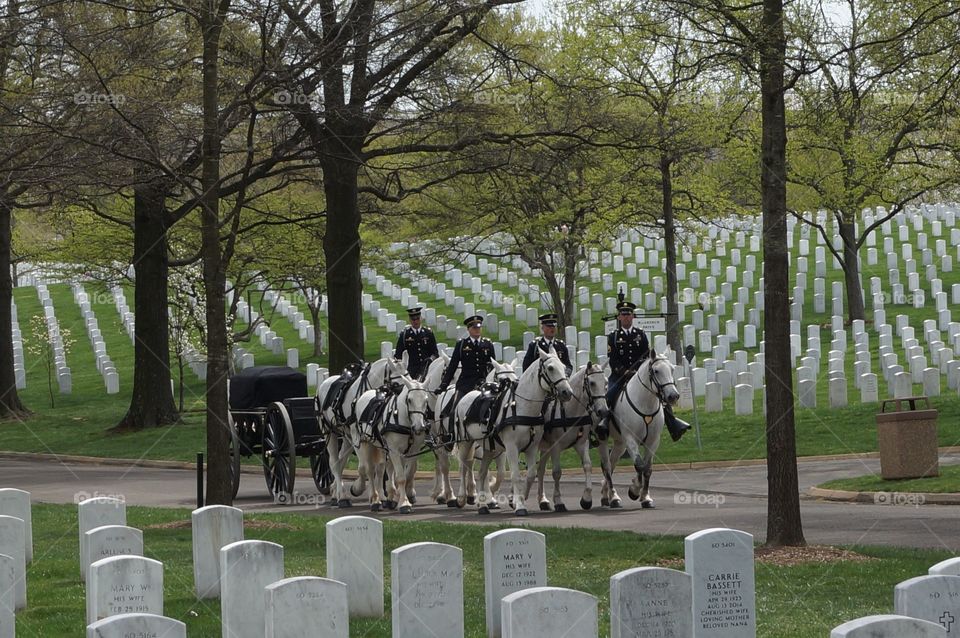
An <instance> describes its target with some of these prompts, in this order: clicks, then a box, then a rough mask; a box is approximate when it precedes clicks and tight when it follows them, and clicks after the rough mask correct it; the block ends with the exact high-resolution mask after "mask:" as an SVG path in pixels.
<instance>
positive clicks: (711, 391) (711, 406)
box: [704, 381, 723, 412]
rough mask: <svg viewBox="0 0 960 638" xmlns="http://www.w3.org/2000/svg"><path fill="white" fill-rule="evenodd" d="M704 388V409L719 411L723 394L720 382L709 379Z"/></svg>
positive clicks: (721, 406) (721, 408) (721, 407)
mask: <svg viewBox="0 0 960 638" xmlns="http://www.w3.org/2000/svg"><path fill="white" fill-rule="evenodd" d="M704 390H705V395H706V399H705V404H706V407H705V410H706V411H707V412H720V411H721V410H723V396H722V392H721V388H720V384H719V383H717V382H716V381H710V382H708V383H707V384H706V385H705V386H704Z"/></svg>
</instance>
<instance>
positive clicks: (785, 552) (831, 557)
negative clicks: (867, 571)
mask: <svg viewBox="0 0 960 638" xmlns="http://www.w3.org/2000/svg"><path fill="white" fill-rule="evenodd" d="M754 557H755V559H756V561H757V562H758V563H763V564H765V565H776V566H778V567H785V566H790V565H802V564H805V563H836V562H840V561H849V562H860V561H868V560H876V559H875V558H874V557H873V556H867V555H865V554H858V553H857V552H852V551H850V550H848V549H840V548H839V547H830V546H829V545H808V546H807V547H757V548H755V549H754ZM657 566H658V567H671V568H674V569H683V559H682V558H668V559H664V560H661V561H657Z"/></svg>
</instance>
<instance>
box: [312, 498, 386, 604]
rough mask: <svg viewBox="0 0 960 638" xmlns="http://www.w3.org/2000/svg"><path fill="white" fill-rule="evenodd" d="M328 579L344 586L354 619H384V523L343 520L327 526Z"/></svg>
mask: <svg viewBox="0 0 960 638" xmlns="http://www.w3.org/2000/svg"><path fill="white" fill-rule="evenodd" d="M326 539H327V578H331V579H333V580H336V581H339V582H342V583H345V584H346V585H347V588H348V590H349V592H350V597H349V600H348V603H349V607H350V616H351V617H367V618H379V617H381V616H383V523H381V522H380V521H379V520H377V519H375V518H369V517H366V516H341V517H340V518H337V519H334V520H332V521H329V522H328V523H327V525H326Z"/></svg>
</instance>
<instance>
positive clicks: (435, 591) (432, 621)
mask: <svg viewBox="0 0 960 638" xmlns="http://www.w3.org/2000/svg"><path fill="white" fill-rule="evenodd" d="M390 567H391V569H390V581H391V595H392V598H393V605H392V613H393V619H392V620H393V633H392V637H393V638H424V637H425V636H438V637H439V636H443V637H444V638H463V630H464V627H463V552H462V551H461V550H460V548H459V547H454V546H452V545H445V544H443V543H411V544H409V545H404V546H403V547H398V548H397V549H395V550H393V551H392V552H390ZM224 638H226V636H224Z"/></svg>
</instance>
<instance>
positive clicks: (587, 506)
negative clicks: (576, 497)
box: [580, 498, 593, 510]
mask: <svg viewBox="0 0 960 638" xmlns="http://www.w3.org/2000/svg"><path fill="white" fill-rule="evenodd" d="M591 507H593V501H587V500H585V499H582V498H581V499H580V509H583V510H588V509H590V508H591Z"/></svg>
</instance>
